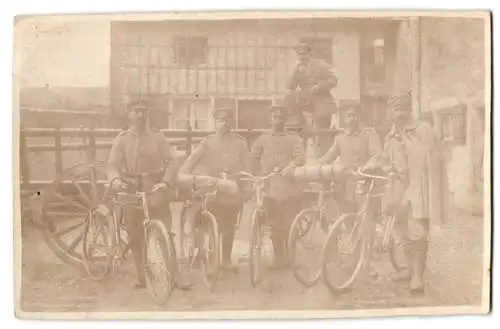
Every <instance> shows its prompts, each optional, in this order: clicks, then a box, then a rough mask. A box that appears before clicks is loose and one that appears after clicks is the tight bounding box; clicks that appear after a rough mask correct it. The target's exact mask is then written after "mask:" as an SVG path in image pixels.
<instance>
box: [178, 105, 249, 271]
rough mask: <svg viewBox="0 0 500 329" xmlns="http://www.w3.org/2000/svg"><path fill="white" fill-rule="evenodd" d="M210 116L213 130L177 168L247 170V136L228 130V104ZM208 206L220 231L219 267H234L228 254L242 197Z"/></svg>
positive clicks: (211, 172) (217, 172) (216, 173)
mask: <svg viewBox="0 0 500 329" xmlns="http://www.w3.org/2000/svg"><path fill="white" fill-rule="evenodd" d="M213 117H214V120H215V129H216V133H215V134H214V135H211V136H208V137H207V138H206V139H204V140H203V141H202V142H201V143H200V145H199V146H198V147H197V148H196V149H195V150H194V151H193V153H192V154H191V155H190V156H189V157H188V158H187V159H186V161H185V162H184V164H183V165H182V167H181V169H180V172H182V173H197V174H204V175H208V176H212V177H221V176H223V175H226V177H227V178H229V179H231V178H237V175H238V173H239V172H240V171H242V170H246V165H247V163H248V147H247V143H246V140H245V139H244V138H243V137H241V136H240V135H238V134H236V133H234V132H232V131H231V128H232V126H233V125H234V113H233V111H231V110H230V109H228V108H217V109H215V111H214V112H213ZM208 207H209V209H210V211H211V212H212V213H213V214H214V216H215V217H216V218H217V221H218V226H219V231H220V233H221V235H222V269H225V270H234V268H233V267H232V264H231V254H232V250H233V242H234V233H235V230H236V223H237V217H238V212H239V210H240V208H241V198H239V197H238V198H229V197H228V198H227V199H224V200H222V201H218V202H217V203H216V202H213V203H210V204H209V205H208Z"/></svg>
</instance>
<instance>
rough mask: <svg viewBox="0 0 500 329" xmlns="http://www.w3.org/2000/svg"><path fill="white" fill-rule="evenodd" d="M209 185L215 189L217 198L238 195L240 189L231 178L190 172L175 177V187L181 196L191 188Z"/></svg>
mask: <svg viewBox="0 0 500 329" xmlns="http://www.w3.org/2000/svg"><path fill="white" fill-rule="evenodd" d="M211 186H213V187H215V188H216V189H217V199H219V198H222V199H224V198H227V197H238V196H239V194H240V189H239V187H238V185H237V184H236V182H235V181H233V180H229V179H221V178H217V177H212V176H206V175H192V174H179V176H178V178H177V189H178V191H179V196H180V197H181V198H183V196H189V195H190V194H191V192H192V191H193V189H194V190H198V189H207V188H210V187H211Z"/></svg>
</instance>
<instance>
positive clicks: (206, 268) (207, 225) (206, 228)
mask: <svg viewBox="0 0 500 329" xmlns="http://www.w3.org/2000/svg"><path fill="white" fill-rule="evenodd" d="M199 234H200V235H199V236H198V239H199V240H198V243H199V248H200V254H201V268H202V272H203V278H204V280H205V284H206V285H207V287H208V288H209V289H210V290H213V289H214V287H215V284H216V283H217V280H218V278H219V269H220V264H221V241H220V236H219V227H218V225H217V220H216V219H215V216H214V215H213V214H212V213H211V212H210V211H205V212H203V213H202V214H201V225H200V230H199Z"/></svg>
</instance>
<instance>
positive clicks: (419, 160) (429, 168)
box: [386, 120, 449, 222]
mask: <svg viewBox="0 0 500 329" xmlns="http://www.w3.org/2000/svg"><path fill="white" fill-rule="evenodd" d="M392 138H399V139H400V142H401V143H402V145H403V146H404V147H403V148H402V151H403V152H404V153H405V156H406V159H407V161H406V164H407V173H406V174H407V184H408V185H407V188H406V191H405V193H404V196H403V199H402V202H403V203H406V202H408V203H409V204H410V205H411V208H412V216H413V217H414V218H428V219H430V220H431V222H446V220H447V216H448V210H449V209H448V208H449V193H448V175H447V173H446V167H445V163H444V159H443V157H442V154H441V148H440V145H439V141H438V139H437V138H436V135H435V133H434V130H433V129H432V127H431V126H430V125H429V124H428V123H425V122H422V121H418V120H412V121H411V122H410V123H409V124H407V125H406V126H405V127H404V128H403V129H402V130H401V132H400V133H399V134H397V135H393V134H391V133H390V134H389V135H388V137H387V139H386V143H387V142H389V143H390V141H391V139H392ZM394 150H395V149H394V148H393V151H394Z"/></svg>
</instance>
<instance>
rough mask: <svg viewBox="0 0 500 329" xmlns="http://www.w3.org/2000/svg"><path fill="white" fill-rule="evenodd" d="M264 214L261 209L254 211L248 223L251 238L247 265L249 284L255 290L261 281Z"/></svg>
mask: <svg viewBox="0 0 500 329" xmlns="http://www.w3.org/2000/svg"><path fill="white" fill-rule="evenodd" d="M264 216H265V215H264V212H263V211H262V210H261V209H255V210H254V211H253V213H252V217H251V221H250V229H251V230H252V236H251V239H250V250H249V251H250V252H249V255H248V256H249V257H248V258H249V259H248V262H249V265H250V282H251V283H252V286H253V287H254V288H255V287H256V286H257V285H258V284H259V283H260V282H261V281H262V279H263V276H264V275H263V272H264V262H263V240H264V229H265V228H264Z"/></svg>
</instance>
